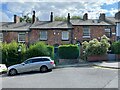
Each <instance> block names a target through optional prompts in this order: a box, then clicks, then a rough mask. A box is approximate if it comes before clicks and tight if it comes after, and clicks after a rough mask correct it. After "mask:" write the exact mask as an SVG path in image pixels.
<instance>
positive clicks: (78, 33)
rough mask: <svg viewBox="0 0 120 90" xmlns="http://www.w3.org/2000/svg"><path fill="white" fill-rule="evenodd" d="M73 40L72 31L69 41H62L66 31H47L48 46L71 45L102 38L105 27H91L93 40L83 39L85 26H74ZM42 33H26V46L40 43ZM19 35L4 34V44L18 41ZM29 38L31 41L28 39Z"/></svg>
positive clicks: (113, 29)
mask: <svg viewBox="0 0 120 90" xmlns="http://www.w3.org/2000/svg"><path fill="white" fill-rule="evenodd" d="M73 27H74V29H73V38H71V34H72V33H71V31H69V40H68V41H63V40H62V31H67V29H66V30H46V31H48V40H46V41H44V42H45V43H46V44H49V45H54V44H59V45H61V44H70V43H71V40H73V41H72V42H73V43H76V41H81V42H82V41H83V40H90V39H93V38H98V37H101V36H102V35H104V34H105V30H104V29H105V28H106V27H105V26H89V28H90V32H91V34H90V35H91V38H88V39H87V38H83V26H73ZM111 30H112V33H115V27H114V26H111ZM40 31H42V30H31V31H30V32H28V33H26V44H28V42H29V44H31V43H35V42H38V41H40ZM18 33H19V32H12V31H11V32H4V33H3V36H4V38H3V40H4V42H5V41H6V42H8V43H9V42H11V41H13V40H15V41H18ZM28 37H29V39H28ZM110 39H111V41H115V40H116V36H115V35H112V37H111V38H110Z"/></svg>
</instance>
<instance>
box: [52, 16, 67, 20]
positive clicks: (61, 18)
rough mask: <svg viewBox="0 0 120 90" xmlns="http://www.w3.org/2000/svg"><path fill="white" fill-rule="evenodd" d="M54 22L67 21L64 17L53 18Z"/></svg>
mask: <svg viewBox="0 0 120 90" xmlns="http://www.w3.org/2000/svg"><path fill="white" fill-rule="evenodd" d="M54 20H55V21H67V18H66V17H59V16H55V17H54Z"/></svg>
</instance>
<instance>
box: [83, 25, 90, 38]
mask: <svg viewBox="0 0 120 90" xmlns="http://www.w3.org/2000/svg"><path fill="white" fill-rule="evenodd" d="M83 37H84V38H90V29H89V27H87V26H86V27H84V28H83Z"/></svg>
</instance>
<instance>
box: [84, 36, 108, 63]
mask: <svg viewBox="0 0 120 90" xmlns="http://www.w3.org/2000/svg"><path fill="white" fill-rule="evenodd" d="M108 41H109V38H107V37H106V36H105V35H103V36H102V37H101V40H100V41H98V40H97V39H93V40H91V41H89V42H86V41H85V42H83V43H82V47H83V50H84V52H85V54H86V56H87V60H88V61H101V60H107V51H108V48H109V47H110V44H109V42H108Z"/></svg>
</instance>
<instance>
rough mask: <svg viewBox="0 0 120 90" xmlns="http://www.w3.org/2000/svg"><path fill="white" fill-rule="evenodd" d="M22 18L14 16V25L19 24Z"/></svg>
mask: <svg viewBox="0 0 120 90" xmlns="http://www.w3.org/2000/svg"><path fill="white" fill-rule="evenodd" d="M19 22H20V18H19V17H18V16H17V15H14V23H19Z"/></svg>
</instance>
